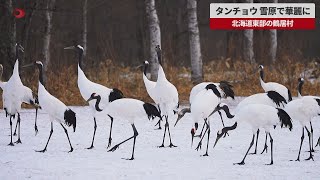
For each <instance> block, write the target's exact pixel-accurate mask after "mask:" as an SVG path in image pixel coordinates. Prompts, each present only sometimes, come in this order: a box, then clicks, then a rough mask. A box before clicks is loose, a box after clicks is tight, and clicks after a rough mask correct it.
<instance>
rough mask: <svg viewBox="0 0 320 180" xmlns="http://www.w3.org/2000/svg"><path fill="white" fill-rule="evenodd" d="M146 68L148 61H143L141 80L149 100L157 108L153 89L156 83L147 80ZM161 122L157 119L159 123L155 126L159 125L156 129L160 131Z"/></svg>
mask: <svg viewBox="0 0 320 180" xmlns="http://www.w3.org/2000/svg"><path fill="white" fill-rule="evenodd" d="M148 66H149V62H148V61H144V63H143V73H142V78H143V83H144V85H145V87H146V90H147V93H148V94H149V96H150V98H151V99H152V100H153V101H154V102H155V103H156V104H157V106H158V107H159V102H156V100H157V99H156V97H155V89H154V87H155V86H156V82H154V81H151V80H149V79H148V78H147V70H148ZM161 121H162V119H159V121H158V122H157V124H156V125H155V126H157V125H159V128H158V129H161Z"/></svg>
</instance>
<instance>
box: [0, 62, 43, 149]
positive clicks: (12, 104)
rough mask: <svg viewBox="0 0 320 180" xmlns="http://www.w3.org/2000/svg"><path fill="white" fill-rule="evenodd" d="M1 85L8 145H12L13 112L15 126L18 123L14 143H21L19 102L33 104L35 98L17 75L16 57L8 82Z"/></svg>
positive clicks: (17, 63)
mask: <svg viewBox="0 0 320 180" xmlns="http://www.w3.org/2000/svg"><path fill="white" fill-rule="evenodd" d="M1 69H2V68H1ZM1 86H2V87H1V88H2V90H3V93H2V99H3V109H4V110H5V111H6V114H8V115H9V116H10V127H11V142H10V144H9V145H11V146H13V143H12V120H11V119H12V117H14V116H15V114H18V120H17V126H18V125H19V133H18V140H17V141H16V143H21V139H20V121H21V119H20V111H21V104H22V103H23V102H24V103H27V104H33V105H34V103H35V98H34V97H33V94H32V91H31V89H30V88H28V87H26V86H24V85H23V84H22V82H21V79H20V75H19V60H18V59H17V60H16V62H15V65H14V68H13V74H12V76H11V77H10V79H9V80H8V82H2V83H1ZM17 126H16V127H17ZM36 132H37V129H36ZM14 134H15V133H14Z"/></svg>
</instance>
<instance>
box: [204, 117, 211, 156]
mask: <svg viewBox="0 0 320 180" xmlns="http://www.w3.org/2000/svg"><path fill="white" fill-rule="evenodd" d="M207 128H208V141H207V150H206V153H205V154H204V155H203V156H209V155H208V148H209V139H210V124H209V123H207Z"/></svg>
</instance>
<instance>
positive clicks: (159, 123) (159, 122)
mask: <svg viewBox="0 0 320 180" xmlns="http://www.w3.org/2000/svg"><path fill="white" fill-rule="evenodd" d="M158 109H159V113H160V116H161V109H160V106H159V105H158ZM161 121H162V120H161V118H160V119H159V121H158V122H157V124H156V125H155V126H157V125H159V128H157V129H156V130H160V129H161Z"/></svg>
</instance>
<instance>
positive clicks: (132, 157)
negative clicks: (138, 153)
mask: <svg viewBox="0 0 320 180" xmlns="http://www.w3.org/2000/svg"><path fill="white" fill-rule="evenodd" d="M131 126H132V129H133V136H131V137H129V138H128V139H126V140H124V141H122V142H120V143H119V144H116V145H115V146H113V147H112V148H111V149H110V150H109V151H108V152H111V151H112V152H114V151H115V150H117V149H118V148H119V146H120V145H121V144H123V143H125V142H127V141H129V140H130V139H132V138H134V139H133V149H132V156H131V158H130V159H127V160H133V159H134V147H135V144H136V137H137V136H138V135H139V133H138V131H137V129H136V127H135V125H134V124H131Z"/></svg>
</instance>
